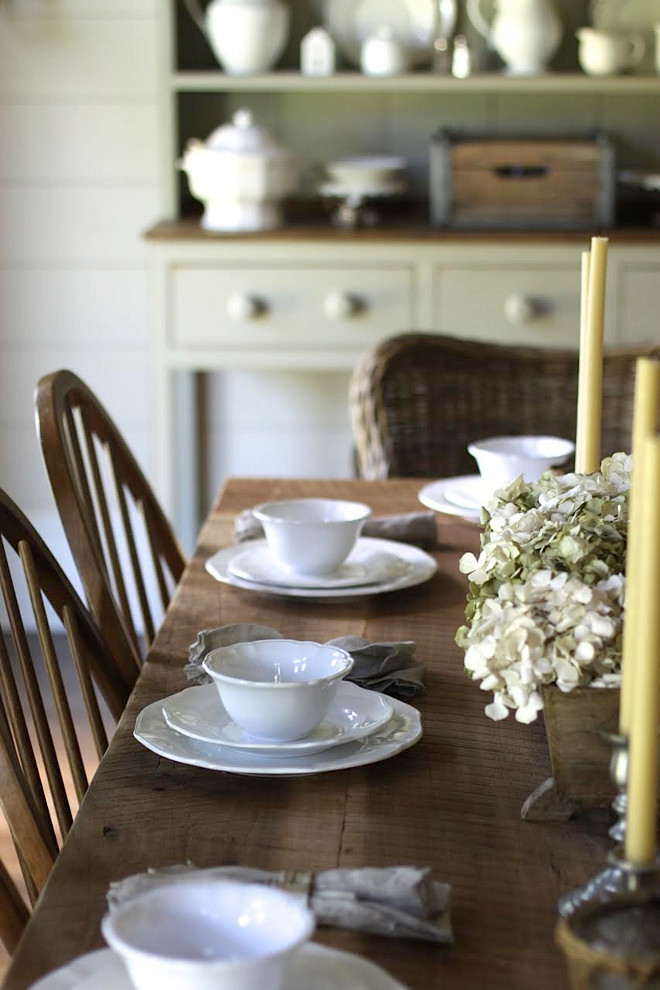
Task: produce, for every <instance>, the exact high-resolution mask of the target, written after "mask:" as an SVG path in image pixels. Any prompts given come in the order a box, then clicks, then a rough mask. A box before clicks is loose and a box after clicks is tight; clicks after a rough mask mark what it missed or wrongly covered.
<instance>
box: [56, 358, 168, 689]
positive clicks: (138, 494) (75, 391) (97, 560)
mask: <svg viewBox="0 0 660 990" xmlns="http://www.w3.org/2000/svg"><path fill="white" fill-rule="evenodd" d="M36 406H37V428H38V432H39V437H40V441H41V449H42V453H43V456H44V460H45V463H46V469H47V471H48V476H49V478H50V484H51V488H52V490H53V494H54V496H55V501H56V503H57V508H58V510H59V514H60V518H61V520H62V525H63V526H64V530H65V533H66V536H67V539H68V541H69V546H70V547H71V552H72V554H73V559H74V561H75V563H76V566H77V568H78V571H79V573H80V579H81V581H82V584H83V587H84V589H85V595H86V597H87V601H88V604H89V607H90V609H91V612H92V615H93V616H94V618H95V619H96V622H97V623H98V626H99V628H100V629H101V632H102V634H103V636H104V638H105V639H106V640H107V641H108V643H110V644H111V646H112V647H113V652H115V648H116V650H121V649H122V648H124V649H125V648H126V647H127V646H128V649H129V651H130V652H131V653H132V655H133V659H134V670H133V676H134V677H135V676H136V675H137V669H138V668H139V665H140V663H141V661H142V659H143V657H144V653H145V650H146V649H148V647H149V646H150V645H151V642H152V641H153V638H154V635H155V632H156V629H157V627H158V625H159V624H160V620H161V618H162V614H163V612H164V610H165V609H166V608H167V604H168V602H169V600H170V597H171V594H172V591H173V589H174V587H175V586H176V583H177V582H178V580H179V578H180V576H181V573H182V572H183V568H184V566H185V560H184V556H183V553H182V551H181V548H180V547H179V544H178V542H177V539H176V537H175V535H174V533H173V531H172V528H171V526H170V524H169V522H168V521H167V519H166V517H165V515H164V513H163V511H162V509H161V507H160V505H159V503H158V501H157V499H156V496H155V495H154V493H153V491H152V489H151V486H150V485H149V482H148V481H147V479H146V477H145V476H144V474H143V473H142V471H141V469H140V467H139V465H138V463H137V461H136V460H135V457H134V456H133V454H132V453H131V451H130V449H129V447H128V446H127V444H126V442H125V440H124V439H123V437H122V435H121V433H120V431H119V429H118V428H117V427H116V426H115V424H114V423H113V421H112V419H111V418H110V416H109V415H108V413H107V412H106V410H105V409H104V408H103V406H102V405H101V403H100V402H99V400H98V398H97V397H96V395H95V394H94V393H93V392H92V391H91V389H89V388H88V386H87V385H85V383H84V382H82V381H81V380H80V379H79V378H78V377H77V376H76V375H74V374H73V373H72V372H70V371H57V372H55V373H53V374H50V375H46V376H45V377H44V378H42V379H41V381H40V382H39V384H38V386H37V395H36Z"/></svg>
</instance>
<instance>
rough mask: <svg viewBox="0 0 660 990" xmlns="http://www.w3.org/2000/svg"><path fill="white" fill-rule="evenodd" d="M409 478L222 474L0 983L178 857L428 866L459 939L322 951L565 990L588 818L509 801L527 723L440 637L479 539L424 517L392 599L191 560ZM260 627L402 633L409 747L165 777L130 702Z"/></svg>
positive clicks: (344, 935)
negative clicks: (267, 524) (312, 767)
mask: <svg viewBox="0 0 660 990" xmlns="http://www.w3.org/2000/svg"><path fill="white" fill-rule="evenodd" d="M420 487H421V482H417V481H415V480H407V481H388V482H339V481H323V482H320V481H307V482H302V481H295V480H291V481H286V480H275V479H273V480H255V479H235V480H231V481H229V482H228V483H227V485H226V486H225V488H224V490H223V492H222V494H221V497H220V500H219V501H218V502H217V503H216V506H215V507H214V509H213V510H212V512H211V514H210V517H209V520H208V521H207V523H206V524H205V526H204V527H203V529H202V532H201V534H200V544H199V548H198V551H197V553H196V555H195V557H194V559H193V560H192V561H191V563H190V565H189V567H188V569H187V571H186V573H185V575H184V577H183V579H182V582H181V584H180V586H179V588H178V589H177V592H176V594H175V596H174V599H173V600H172V602H171V605H170V609H169V611H168V614H167V616H166V619H165V622H164V624H163V626H162V628H161V630H160V632H159V634H158V636H157V638H156V641H155V643H154V646H153V648H152V650H151V652H150V654H149V658H148V661H147V663H146V664H145V667H144V669H143V671H142V674H141V676H140V680H139V682H138V685H137V687H136V690H135V692H134V694H133V697H132V698H131V701H130V702H129V705H128V707H127V710H126V712H125V715H124V717H123V718H122V720H121V722H120V725H119V727H118V730H117V733H116V735H115V738H114V739H113V741H112V743H111V746H110V749H109V751H108V753H107V755H106V757H105V758H104V760H103V762H102V764H101V766H100V768H99V771H98V773H97V775H96V777H95V779H94V781H93V782H92V784H91V787H90V789H89V791H88V793H87V796H86V797H85V799H84V802H83V805H82V808H81V811H80V814H79V815H78V817H77V819H76V821H75V823H74V826H73V830H72V832H71V834H70V837H69V839H68V841H67V843H66V845H65V847H64V850H63V852H62V854H61V856H60V859H59V860H58V862H57V864H56V866H55V869H54V871H53V874H52V877H51V879H50V881H49V883H48V885H47V888H46V890H45V892H44V895H43V897H42V900H41V902H40V904H39V906H38V907H37V910H36V912H35V915H34V918H33V920H32V922H31V924H30V927H29V929H28V933H27V935H26V938H25V941H24V943H23V945H22V946H21V947H20V948H19V950H18V952H17V954H16V957H15V959H14V962H13V965H12V967H11V970H10V973H9V975H8V977H7V982H6V984H5V987H6V990H20V988H25V987H27V986H29V985H30V983H31V982H32V981H34V980H35V979H36V978H37V977H38V976H39V975H40V974H42V973H44V972H46V971H47V970H49V969H52V968H53V967H55V966H57V965H61V964H62V963H63V962H65V961H66V960H68V959H70V958H72V957H74V956H76V955H79V954H81V953H83V952H86V951H89V950H90V949H93V948H96V947H98V946H100V945H101V944H102V940H101V936H100V934H99V920H100V918H101V916H102V914H103V911H104V897H105V892H106V890H107V887H108V884H109V883H110V882H111V881H112V880H117V879H119V878H121V877H122V876H125V875H127V874H130V873H132V872H136V871H140V870H144V869H146V868H147V867H149V866H153V867H159V866H167V865H170V864H173V863H182V862H185V861H186V860H191V861H193V862H195V863H196V864H198V865H199V866H210V865H217V864H223V863H225V864H228V863H241V864H245V865H249V866H255V867H261V868H265V869H282V868H303V869H324V868H329V867H333V866H346V867H357V866H364V865H373V866H385V865H394V864H404V863H408V864H417V865H420V866H423V865H430V866H432V868H433V871H434V875H435V876H436V878H437V879H442V880H446V881H449V882H450V883H451V884H452V886H453V908H452V914H453V921H454V927H455V934H456V945H455V946H454V947H453V948H444V947H443V948H441V947H434V946H429V945H427V944H422V943H415V942H412V941H406V942H401V941H396V940H392V941H390V940H388V939H384V938H378V937H376V936H369V935H365V934H357V933H348V932H344V931H341V930H339V929H326V928H324V929H320V930H319V931H318V932H317V934H316V936H315V938H316V940H317V941H319V942H322V943H324V944H326V945H331V946H335V947H338V948H343V949H345V950H348V951H353V952H359V953H361V954H362V955H364V956H366V957H368V958H369V959H372V960H373V961H374V962H376V963H378V964H380V965H382V966H384V967H385V968H386V969H387V970H388V971H390V972H391V973H392V974H393V975H394V976H396V977H397V978H399V979H400V980H401V981H403V982H404V983H405V984H406V985H407V986H409V987H411V988H412V990H418V988H419V990H422V988H428V987H436V986H443V987H447V988H460V990H464V988H475V990H476V988H481V987H485V986H488V987H491V988H496V990H505V988H506V990H512V988H520V990H523V988H525V990H527V988H529V987H531V986H534V987H535V988H540V990H543V988H548V990H550V988H552V990H556V988H557V987H560V986H563V985H565V982H566V979H565V971H564V963H563V959H562V957H561V954H560V952H559V951H558V950H557V949H556V947H555V946H554V942H553V930H554V924H555V920H556V904H557V899H558V897H559V895H560V894H561V893H563V892H565V891H566V890H569V889H570V888H572V887H574V886H576V885H578V884H580V883H582V882H584V881H585V880H586V879H587V878H588V877H589V876H591V875H593V874H594V873H596V872H597V871H598V870H599V869H600V868H601V867H602V866H603V864H604V863H605V856H606V852H607V850H608V848H609V845H610V842H609V839H608V837H607V832H606V822H605V820H604V816H603V815H602V813H592V815H591V816H590V817H584V818H581V819H577V820H575V821H571V822H569V823H567V824H566V825H546V824H535V825H531V824H529V823H526V822H523V821H522V820H521V819H520V807H521V804H522V802H523V800H524V799H525V798H526V797H527V795H528V794H529V792H530V791H531V790H532V789H533V788H534V787H535V786H536V785H537V784H538V783H540V782H541V781H542V780H543V779H544V778H545V777H547V776H548V775H549V771H550V767H549V760H548V751H547V745H546V741H545V735H544V731H543V726H542V724H541V723H538V724H535V725H532V726H522V725H519V724H517V723H515V722H513V721H511V720H507V721H505V722H501V723H493V722H491V721H489V720H488V719H487V718H486V717H485V716H484V713H483V706H484V703H485V701H486V698H485V696H484V695H483V694H482V693H481V692H480V691H479V689H478V687H477V686H476V685H474V684H471V683H470V681H469V680H468V679H467V678H466V676H465V673H464V670H463V663H462V654H461V651H460V650H459V649H458V647H457V646H456V645H455V643H454V633H455V630H456V627H457V626H458V625H459V624H460V621H461V619H462V616H463V607H464V601H465V585H464V579H463V578H462V576H461V575H460V574H459V572H458V566H457V565H458V559H459V557H460V555H461V554H462V553H463V552H464V551H465V550H468V549H471V550H473V551H474V550H475V549H476V548H477V546H478V530H477V528H476V527H475V526H471V525H469V524H468V523H464V522H462V521H460V520H455V519H450V518H448V517H442V516H439V517H438V522H439V532H440V538H441V546H440V547H439V548H438V550H437V551H436V553H435V556H436V558H437V560H438V564H439V571H438V574H437V575H436V576H435V577H434V578H433V579H432V580H431V581H429V582H428V583H427V584H425V585H421V586H420V587H418V588H412V589H408V590H406V591H404V592H401V593H399V594H392V595H385V596H374V597H372V598H363V599H359V600H357V601H354V602H331V603H327V602H324V603H320V604H319V603H314V602H306V601H300V600H291V599H287V598H277V597H275V596H268V595H260V594H251V593H250V592H247V591H243V590H241V589H234V588H231V587H228V586H225V585H221V584H218V583H216V582H215V581H214V580H213V579H212V578H211V577H210V576H209V575H208V574H206V572H205V571H204V561H205V559H206V557H208V555H209V554H210V553H212V552H213V551H215V550H217V549H218V547H219V546H220V544H221V543H224V542H227V541H228V540H229V539H230V538H231V525H232V522H233V517H234V514H235V513H236V512H238V511H240V510H241V509H243V508H245V507H246V506H249V505H253V504H256V503H257V502H259V501H263V500H264V499H267V498H277V497H280V496H287V497H288V496H295V495H312V494H320V493H323V494H325V495H331V496H343V497H354V498H357V499H361V500H365V501H368V502H369V503H370V504H371V506H372V508H373V510H374V513H375V514H384V513H388V512H404V511H412V510H414V509H415V508H416V507H417V505H418V503H417V491H418V490H419V488H420ZM237 621H258V622H261V623H264V624H267V625H272V626H273V627H275V628H277V629H280V630H281V631H282V632H283V633H285V634H286V635H288V636H292V637H301V638H302V637H311V638H314V639H319V640H324V639H327V638H330V637H332V636H337V635H341V634H345V633H351V632H356V633H362V634H364V635H365V636H367V637H369V638H373V639H389V638H412V639H414V640H415V642H416V643H417V653H418V655H419V658H420V659H421V660H422V661H423V662H424V663H425V664H426V665H427V677H426V692H425V694H424V695H422V696H420V698H419V699H417V701H416V704H418V707H419V709H420V711H421V713H422V724H423V728H424V735H423V737H422V739H421V740H420V742H419V743H418V744H417V745H415V746H414V747H412V748H411V749H410V750H408V751H406V752H404V753H401V754H399V755H398V756H397V757H396V758H394V759H391V760H388V761H385V762H383V763H379V764H373V765H371V766H365V767H358V768H354V769H351V770H347V771H342V772H336V773H327V774H319V775H312V776H308V777H293V778H286V777H278V778H268V777H265V778H251V777H242V776H238V775H231V774H224V773H212V772H209V771H205V770H202V769H197V768H194V767H188V766H183V765H177V764H175V763H172V762H171V761H168V760H165V759H160V758H159V757H157V756H155V755H154V754H153V753H151V752H148V751H147V750H145V749H143V748H142V747H141V746H140V745H139V744H138V743H137V742H136V741H135V740H134V739H133V738H132V730H133V725H134V722H135V717H136V715H137V713H138V712H139V711H140V709H141V708H142V707H144V706H145V705H146V704H148V703H149V702H151V701H154V700H156V699H158V698H161V697H164V696H165V695H167V694H169V693H172V692H174V691H177V690H180V689H181V688H183V687H184V686H185V683H186V682H185V680H184V676H183V673H182V669H181V668H182V665H183V663H184V661H185V659H186V656H187V649H188V645H189V644H190V643H191V642H192V641H193V640H194V638H195V636H196V633H197V631H198V630H199V629H200V628H208V627H210V626H214V625H219V624H221V623H227V622H237Z"/></svg>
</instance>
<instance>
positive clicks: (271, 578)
mask: <svg viewBox="0 0 660 990" xmlns="http://www.w3.org/2000/svg"><path fill="white" fill-rule="evenodd" d="M227 570H228V571H229V572H230V574H232V575H233V576H234V577H238V578H242V579H243V580H244V581H251V582H252V583H254V582H256V583H257V584H275V585H279V586H281V587H285V588H351V587H356V586H357V585H361V584H378V583H381V584H382V582H383V581H392V580H393V579H394V578H397V577H401V576H403V575H404V574H406V573H407V571H408V564H407V563H406V561H404V560H401V558H400V557H399V556H398V555H395V554H393V553H392V552H391V551H390V550H382V549H380V548H378V547H376V548H374V547H373V546H372V545H371V544H370V543H368V542H367V541H366V540H358V541H357V543H356V544H355V547H354V549H353V550H352V551H351V553H350V554H349V555H348V557H347V558H346V560H345V561H344V563H343V564H342V565H341V566H340V567H338V568H337V569H336V570H335V571H331V572H330V573H329V574H321V575H319V574H317V575H310V574H292V573H291V571H289V570H288V569H287V568H286V567H284V565H283V564H281V563H280V562H279V561H278V560H277V558H276V557H275V556H274V554H273V553H272V551H271V549H270V547H269V546H268V543H267V542H266V541H264V540H255V541H254V545H252V546H248V547H245V546H244V549H243V552H242V553H238V554H236V556H235V557H232V558H231V560H230V561H229V563H228V564H227Z"/></svg>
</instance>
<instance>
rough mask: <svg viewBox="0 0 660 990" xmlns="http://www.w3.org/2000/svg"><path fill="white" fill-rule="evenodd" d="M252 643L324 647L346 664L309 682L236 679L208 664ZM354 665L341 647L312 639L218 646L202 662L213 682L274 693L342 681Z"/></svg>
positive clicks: (273, 640) (260, 640)
mask: <svg viewBox="0 0 660 990" xmlns="http://www.w3.org/2000/svg"><path fill="white" fill-rule="evenodd" d="M252 643H273V644H278V645H280V646H281V645H282V644H283V643H295V644H296V646H302V647H305V646H320V647H323V648H324V649H325V648H327V649H330V650H333V651H334V652H335V653H340V654H342V655H343V658H344V660H345V664H344V667H343V668H342V669H341V670H335V671H333V672H332V673H331V674H327V675H326V676H325V677H315V678H314V679H313V680H308V681H284V682H276V681H253V680H249V679H247V678H245V677H236V676H235V675H233V674H225V673H223V672H222V671H219V670H214V669H213V668H212V667H211V666H210V665H209V664H208V661H209V660H210V658H211V657H213V655H214V654H215V653H220V652H222V651H224V650H232V649H235V647H237V646H247V645H249V644H252ZM354 665H355V660H354V659H353V657H352V656H351V654H350V653H349V652H348V651H347V650H343V649H342V648H341V647H340V646H331V645H329V644H328V643H318V642H316V641H315V640H311V639H253V640H249V641H246V642H245V643H228V644H227V646H216V647H215V649H213V650H209V652H208V653H207V655H206V656H205V657H204V659H203V660H202V668H203V669H204V670H205V671H206V673H207V674H208V675H209V677H212V678H213V680H216V681H221V682H222V683H226V684H240V685H245V686H248V685H249V686H250V687H255V688H256V687H258V688H267V689H268V690H274V691H281V690H286V689H288V690H291V689H292V688H293V689H298V690H299V689H300V688H303V687H313V686H315V685H319V684H330V683H332V681H337V680H341V679H342V678H344V677H346V675H347V674H350V672H351V670H352V669H353V667H354Z"/></svg>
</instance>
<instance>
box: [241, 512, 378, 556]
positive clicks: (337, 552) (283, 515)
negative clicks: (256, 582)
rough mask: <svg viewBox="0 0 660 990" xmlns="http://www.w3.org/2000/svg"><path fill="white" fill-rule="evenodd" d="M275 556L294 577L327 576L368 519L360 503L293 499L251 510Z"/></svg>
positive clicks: (347, 553) (346, 551)
mask: <svg viewBox="0 0 660 990" xmlns="http://www.w3.org/2000/svg"><path fill="white" fill-rule="evenodd" d="M252 514H253V515H254V517H255V519H257V520H258V521H259V522H260V523H261V525H262V526H263V528H264V533H265V534H266V540H267V541H268V546H269V547H270V549H271V551H272V553H273V554H274V556H275V557H276V558H277V559H278V560H279V562H280V563H281V564H282V565H283V566H284V567H285V568H287V569H288V570H289V571H291V572H292V573H293V574H307V575H308V574H314V575H319V574H329V573H331V572H332V571H334V570H335V569H336V568H337V567H339V565H340V564H342V563H343V562H344V561H345V560H346V558H347V557H348V555H349V554H350V552H351V550H352V549H353V547H354V546H355V543H356V541H357V538H358V536H359V535H360V530H361V529H362V526H363V525H364V523H365V521H366V520H367V519H368V518H369V516H370V515H371V509H370V508H369V506H368V505H364V503H362V502H350V501H346V500H344V499H334V498H294V499H288V500H285V501H280V502H264V503H262V504H261V505H257V506H255V507H254V508H253V509H252Z"/></svg>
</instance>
